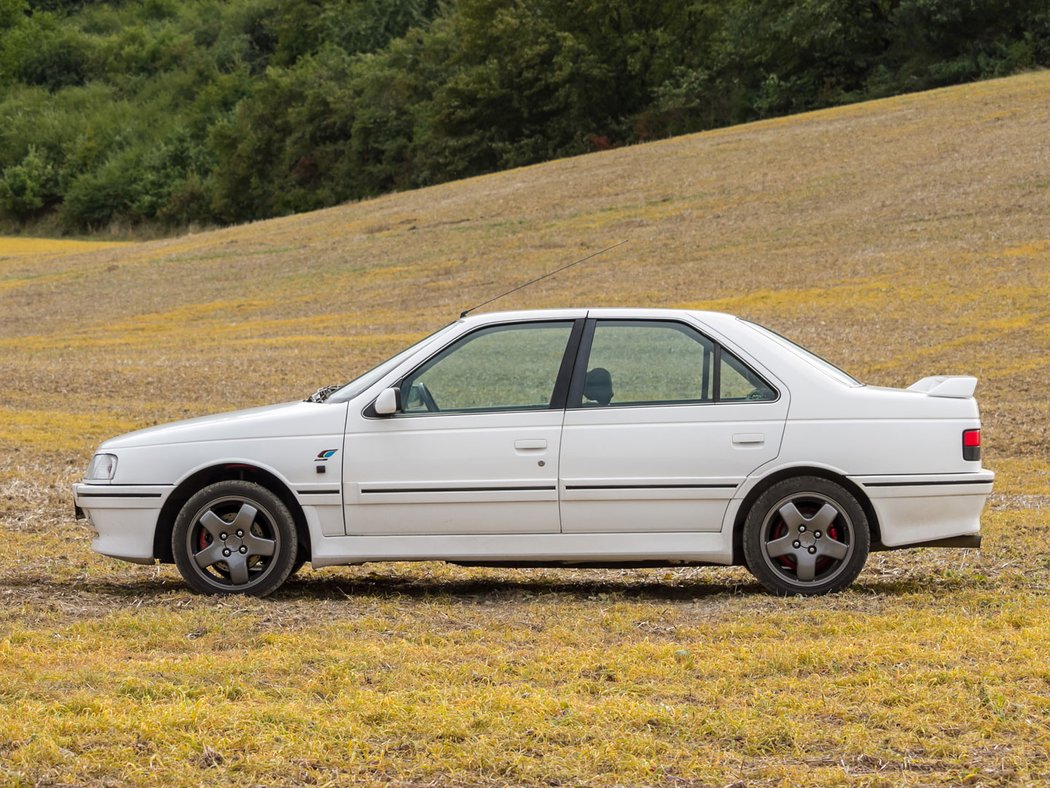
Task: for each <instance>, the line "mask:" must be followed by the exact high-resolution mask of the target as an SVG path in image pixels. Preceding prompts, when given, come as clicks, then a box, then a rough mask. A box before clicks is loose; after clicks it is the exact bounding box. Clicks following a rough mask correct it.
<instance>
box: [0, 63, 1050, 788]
mask: <svg viewBox="0 0 1050 788" xmlns="http://www.w3.org/2000/svg"><path fill="white" fill-rule="evenodd" d="M1048 139H1050V74H1031V75H1024V76H1020V77H1015V78H1011V79H1008V80H1000V81H994V82H986V83H982V84H978V85H972V86H964V87H959V88H952V89H947V90H942V91H935V92H932V93H926V94H917V95H913V96H906V97H901V98H896V99H890V100H885V101H880V102H873V103H869V104H863V105H856V106H852V107H845V108H840V109H835V110H828V111H822V112H818V113H812V114H808V115H803V116H797V117H793V118H787V119H781V120H776V121H768V122H763V123H758V124H752V125H748V126H743V127H737V128H732V129H726V130H721V131H717V132H711V133H706V134H701V135H695V136H690V137H682V138H677V139H674V140H669V141H666V142H661V143H656V144H652V145H646V146H639V147H636V148H630V149H621V150H614V151H609V152H605V153H601V154H595V155H592V156H587V157H582V158H577V159H571V160H565V161H561V162H555V163H552V164H548V165H541V166H537V167H531V168H527V169H523V170H516V171H512V172H507V173H502V174H497V175H491V176H486V177H482V178H477V179H473V180H469V181H463V182H459V183H453V184H448V185H445V186H440V187H435V188H432V189H427V190H423V191H419V192H413V193H406V194H401V195H393V196H389V197H384V198H380V199H376V200H372V201H368V202H362V203H358V204H352V205H347V206H343V207H339V208H334V209H330V210H326V211H321V212H317V213H313V214H308V215H303V216H296V217H289V218H285V219H279V220H274V221H268V222H261V223H258V224H251V225H244V226H239V227H234V228H230V229H226V230H221V231H216V232H207V233H200V234H195V235H187V236H183V237H179V238H173V239H170V240H164V241H155V242H150V243H143V244H112V245H106V246H102V247H96V246H92V245H90V244H82V243H80V242H47V241H34V240H28V239H0V784H12V785H18V784H34V783H41V784H52V783H74V784H79V785H106V784H112V785H117V784H129V783H131V784H148V785H195V784H204V783H209V784H210V783H229V784H244V785H257V784H333V783H334V784H339V783H348V782H355V781H356V782H364V783H386V782H395V783H404V784H464V785H466V784H470V785H473V784H522V783H525V784H562V783H564V784H597V785H607V784H623V785H635V784H657V785H665V784H666V785H692V784H695V785H726V784H730V783H734V782H740V783H741V784H749V785H752V784H754V785H763V784H771V785H779V784H785V785H786V784H791V785H795V784H821V785H827V784H843V783H849V784H860V785H901V784H913V785H930V784H974V785H1000V784H1003V785H1005V784H1010V785H1013V784H1045V783H1047V782H1050V766H1048V765H1047V763H1048V760H1050V700H1048V698H1050V666H1048V661H1047V656H1046V655H1047V654H1048V653H1050V605H1048V599H1050V549H1048V547H1047V538H1046V533H1047V531H1048V529H1050V509H1048V505H1047V504H1048V502H1050V449H1048V440H1050V396H1048V395H1047V387H1046V382H1045V381H1046V379H1047V377H1048V376H1050V222H1048V219H1050V145H1047V142H1046V141H1047V140H1048ZM621 239H627V240H628V241H629V242H628V243H627V244H626V245H624V246H622V247H620V248H618V249H616V250H615V251H614V252H612V253H610V254H608V255H606V256H603V257H600V258H597V259H596V260H594V261H592V262H590V263H588V264H586V265H585V266H581V267H579V268H576V269H573V270H571V271H569V272H567V273H566V274H564V275H563V276H561V277H558V278H555V279H553V280H547V281H544V282H542V283H540V284H539V285H536V286H535V287H533V288H530V289H528V290H525V291H523V292H522V293H520V294H516V295H514V296H512V297H510V298H508V299H506V300H505V301H501V302H498V303H497V304H495V305H493V306H494V307H496V308H517V307H522V308H525V307H547V306H570V305H585V304H589V305H612V304H627V305H638V306H689V307H704V308H713V309H723V310H726V311H731V312H735V313H737V314H741V315H744V316H746V317H748V318H751V319H754V320H757V321H759V322H761V323H764V324H766V325H769V326H770V327H772V328H774V329H776V330H778V331H780V332H781V333H784V334H787V335H788V336H791V337H793V338H795V339H798V340H799V341H801V342H802V343H803V344H804V345H807V346H809V347H811V348H813V349H814V350H816V351H817V352H819V353H821V354H822V355H825V356H826V357H828V358H830V359H831V360H833V361H834V362H836V363H837V364H839V365H840V366H842V367H844V368H845V369H847V370H849V371H850V372H851V373H853V374H854V375H856V376H857V377H859V378H861V379H862V380H865V381H867V382H869V383H873V384H880V385H895V386H907V385H909V384H910V383H912V382H914V381H915V380H916V379H918V378H919V377H922V376H924V375H927V374H938V373H960V374H962V373H970V374H975V375H977V376H979V378H980V381H981V382H980V385H979V387H978V392H977V395H978V400H979V402H980V404H981V407H982V415H983V419H984V426H985V446H986V448H985V457H986V461H985V464H986V465H987V466H988V467H991V468H992V469H994V470H995V471H996V472H997V473H998V474H999V476H998V481H997V485H996V493H995V495H994V496H993V498H992V500H991V501H990V504H989V508H988V511H987V512H986V515H985V518H984V532H985V543H984V544H985V546H984V548H983V549H982V550H981V551H980V552H979V553H978V552H972V551H954V550H942V551H932V550H925V551H909V552H900V553H889V554H886V553H883V554H876V555H874V556H872V558H871V559H870V561H869V564H868V567H867V568H866V569H865V571H864V573H863V574H862V575H861V577H860V579H859V580H858V582H857V583H856V584H855V586H854V587H853V588H852V589H850V590H849V591H847V592H845V593H843V594H840V595H837V596H834V597H827V598H821V599H773V598H770V597H768V596H766V595H764V594H763V593H761V592H760V590H759V588H758V586H757V584H756V583H754V582H753V581H752V580H751V578H750V577H749V576H748V575H747V573H746V572H744V571H743V570H741V569H715V570H711V569H680V570H673V571H671V570H644V571H643V570H638V571H588V572H585V571H574V570H532V571H515V570H485V569H457V568H451V567H446V566H444V565H441V564H432V563H425V564H418V565H392V566H387V565H375V566H363V567H359V568H346V569H328V570H323V571H316V572H315V571H311V570H309V569H307V570H304V572H303V573H302V574H301V575H299V576H298V577H297V578H296V579H295V580H294V581H292V582H290V583H289V584H288V585H287V586H286V587H285V588H284V589H283V590H282V591H280V592H279V593H278V594H276V595H275V596H273V597H271V598H269V599H266V600H262V601H260V600H243V599H224V600H215V599H211V598H205V597H200V596H196V595H194V594H192V593H190V592H189V591H188V590H187V589H186V588H185V587H184V586H183V585H182V583H181V582H180V581H179V579H178V577H177V574H176V573H175V571H174V570H173V569H172V568H170V567H154V568H148V567H136V566H132V565H129V564H121V563H119V562H116V561H112V560H109V559H104V558H101V557H99V556H96V555H94V554H93V553H91V552H90V550H89V541H90V538H89V533H88V531H87V529H86V528H84V526H83V525H82V524H76V523H74V522H73V519H72V504H71V500H70V493H69V485H70V484H71V483H72V482H73V481H75V480H76V479H77V478H78V477H79V475H80V474H81V473H82V471H83V469H84V467H85V465H86V463H87V461H88V459H89V457H90V455H91V453H92V452H93V450H94V448H95V446H96V445H97V443H98V442H99V441H100V440H102V439H105V438H106V437H109V436H111V435H114V434H116V433H119V432H123V431H126V430H130V429H135V428H138V427H142V426H147V425H151V424H156V423H160V422H163V421H168V420H171V419H176V418H182V417H186V416H192V415H199V414H203V413H208V412H214V411H217V410H228V409H234V408H239V407H247V406H252V405H258V404H265V403H269V402H277V401H282V400H290V399H301V398H302V397H304V396H306V395H307V394H309V393H310V392H311V391H313V390H314V389H315V388H317V387H319V386H321V385H323V384H326V383H332V382H339V381H341V380H346V379H349V378H350V377H352V376H353V375H354V374H356V373H357V372H360V371H362V370H364V369H366V368H368V367H370V366H372V365H373V364H374V363H375V362H377V361H379V360H381V359H382V358H385V357H386V356H388V355H390V354H392V353H393V352H395V351H396V350H398V349H399V348H400V347H402V346H404V345H406V344H408V343H409V342H411V341H413V340H414V339H416V338H418V337H420V336H421V335H423V334H426V333H429V332H430V331H432V330H434V329H435V328H437V327H439V326H441V325H444V324H445V323H447V322H450V321H451V320H453V319H454V318H455V317H456V315H458V313H459V312H460V311H461V310H462V309H464V308H465V307H468V306H471V305H473V304H474V303H477V302H480V301H484V300H485V299H486V298H488V297H490V296H491V295H493V294H495V293H497V292H499V291H501V290H503V289H507V288H509V287H511V286H513V285H515V284H517V283H519V282H520V281H522V280H523V279H524V278H528V277H531V276H536V275H539V274H540V273H542V272H544V271H546V270H549V269H551V268H554V267H557V266H558V265H559V264H562V263H564V262H568V261H570V260H572V259H575V258H577V257H582V256H583V255H585V254H587V253H589V252H591V251H594V250H596V249H599V248H601V247H603V246H607V245H609V244H611V243H614V242H616V241H619V240H621ZM70 244H72V245H70Z"/></svg>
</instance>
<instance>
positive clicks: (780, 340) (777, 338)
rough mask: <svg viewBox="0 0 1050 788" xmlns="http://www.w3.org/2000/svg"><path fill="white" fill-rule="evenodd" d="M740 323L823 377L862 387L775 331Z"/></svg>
mask: <svg viewBox="0 0 1050 788" xmlns="http://www.w3.org/2000/svg"><path fill="white" fill-rule="evenodd" d="M740 322H741V323H745V324H746V325H749V326H751V327H752V328H754V329H756V330H757V331H759V332H761V333H763V334H765V335H766V336H767V337H769V338H770V339H772V340H773V341H774V342H776V343H777V344H779V345H781V346H782V347H785V348H787V349H788V350H790V351H791V352H792V353H794V354H795V355H797V356H801V357H802V358H803V359H805V360H806V361H808V362H809V363H810V364H812V365H813V366H815V367H816V368H817V369H819V370H820V371H821V372H823V373H824V374H825V375H827V376H829V377H831V378H834V379H835V380H837V381H839V383H845V384H846V385H847V386H863V385H864V384H863V383H861V382H860V381H859V380H857V379H856V378H855V377H853V376H852V375H850V374H847V373H846V372H843V371H842V370H841V369H839V368H838V367H836V366H835V365H834V364H832V363H831V362H830V361H828V360H826V359H823V358H821V357H820V356H818V355H817V354H816V353H813V352H811V351H809V350H806V349H805V348H804V347H802V346H801V345H797V344H795V343H794V342H792V341H791V340H790V339H788V338H787V337H782V336H781V335H780V334H778V333H777V332H776V331H772V330H771V329H768V328H766V327H765V326H760V325H759V324H758V323H752V322H751V321H750V320H741V321H740Z"/></svg>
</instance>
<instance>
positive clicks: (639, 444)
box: [74, 309, 994, 596]
mask: <svg viewBox="0 0 1050 788" xmlns="http://www.w3.org/2000/svg"><path fill="white" fill-rule="evenodd" d="M976 382H977V381H976V379H975V378H973V377H961V376H935V377H927V378H924V379H922V380H920V381H918V382H917V383H915V384H914V385H912V386H911V387H909V388H908V389H892V388H879V387H874V386H866V385H863V384H861V383H859V382H858V381H856V380H854V379H853V378H852V377H850V376H849V375H847V374H846V373H844V372H842V371H841V370H839V369H837V368H836V367H834V366H832V365H831V364H829V363H828V362H826V361H824V360H822V359H820V358H818V357H817V356H815V355H813V354H812V353H810V352H808V351H806V350H804V349H803V348H801V347H799V346H798V345H796V344H794V343H792V342H790V341H789V340H787V339H784V338H783V337H781V336H779V335H777V334H775V333H773V332H772V331H769V330H768V329H765V328H762V327H761V326H758V325H756V324H754V323H751V322H748V321H745V320H742V319H740V318H737V317H733V316H731V315H727V314H722V313H716V312H698V311H681V310H658V309H565V310H545V311H533V312H503V313H492V314H483V315H475V316H471V317H464V318H461V319H460V320H457V321H456V322H454V323H452V324H450V325H448V326H446V327H445V328H443V329H441V330H440V331H438V332H436V333H435V334H433V335H431V336H429V337H427V338H425V339H423V340H422V341H420V342H418V343H417V344H415V345H413V346H411V347H409V348H408V349H406V350H404V351H402V352H401V353H399V354H397V355H396V356H394V357H393V358H391V359H389V360H388V361H386V362H384V363H382V364H380V365H379V366H377V367H376V368H374V369H372V370H370V371H369V372H366V373H365V374H363V375H361V376H360V377H358V378H357V379H355V380H353V381H351V382H350V383H347V384H346V385H344V386H341V387H328V388H326V389H322V390H320V391H319V392H318V393H317V394H315V395H314V396H313V397H311V398H310V399H308V400H306V401H303V402H291V403H285V404H281V405H274V406H269V407H263V408H255V409H252V410H245V411H239V412H234V413H227V414H221V415H217V416H208V417H204V418H198V419H190V420H188V421H180V422H175V423H172V424H167V425H162V426H159V427H153V428H150V429H145V430H140V431H138V432H132V433H129V434H127V435H123V436H120V437H118V438H114V439H112V440H109V441H106V442H105V443H103V444H102V446H101V447H99V449H98V452H97V453H96V454H95V456H94V458H93V459H92V462H91V465H90V467H89V468H88V471H87V474H86V477H85V479H84V481H83V482H81V483H79V484H76V485H75V486H74V498H75V508H76V513H77V516H78V517H86V518H87V520H88V521H89V523H90V525H91V526H92V527H93V528H94V530H95V534H96V535H95V538H94V540H93V542H92V547H93V549H95V550H96V551H97V552H99V553H102V554H104V555H108V556H113V557H115V558H121V559H124V560H127V561H132V562H136V563H144V564H151V563H154V562H155V561H161V562H166V563H174V564H175V565H176V566H177V567H178V569H179V572H180V573H181V574H182V576H183V577H184V578H185V580H186V582H187V583H188V584H189V585H190V586H192V587H193V588H194V589H196V590H198V591H200V592H204V593H220V594H227V593H247V594H253V595H257V596H262V595H265V594H268V593H271V592H272V591H274V590H275V589H277V588H278V587H279V586H280V585H281V584H282V583H283V582H284V581H285V580H286V579H287V578H288V577H289V576H290V575H291V574H293V573H294V572H295V571H297V569H298V568H299V567H301V566H302V565H303V564H304V563H305V562H307V561H309V562H311V563H312V565H313V566H314V567H325V566H333V565H347V564H360V563H365V562H369V561H414V560H441V561H448V562H451V563H457V564H463V565H486V566H515V567H532V566H537V567H539V566H555V567H557V566H594V567H610V566H613V567H644V566H657V565H700V564H715V565H730V564H744V565H746V566H747V568H748V569H749V570H750V571H751V572H752V574H754V576H755V577H756V578H757V579H758V581H759V582H760V583H761V584H762V585H763V586H765V588H767V589H768V590H769V591H771V592H773V593H777V594H806V595H812V594H823V593H828V592H833V591H838V590H841V589H843V588H845V587H846V586H848V585H849V584H850V583H852V582H853V581H854V579H855V578H856V577H857V575H858V574H859V573H860V571H861V569H862V568H863V566H864V563H865V560H866V559H867V556H868V554H869V552H870V551H872V550H885V549H898V548H904V547H978V546H979V545H980V515H981V511H982V509H983V507H984V503H985V500H986V498H987V497H988V495H989V494H990V493H991V490H992V482H993V480H994V474H993V473H992V472H990V471H987V470H984V469H983V468H982V467H981V431H980V426H981V425H980V418H979V415H978V408H977V403H976V401H975V400H974V398H973V392H974V388H975V386H976Z"/></svg>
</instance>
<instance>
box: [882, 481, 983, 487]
mask: <svg viewBox="0 0 1050 788" xmlns="http://www.w3.org/2000/svg"><path fill="white" fill-rule="evenodd" d="M991 483H992V480H991V479H967V480H966V481H957V482H865V483H864V486H865V487H935V486H936V487H943V486H948V485H955V484H991Z"/></svg>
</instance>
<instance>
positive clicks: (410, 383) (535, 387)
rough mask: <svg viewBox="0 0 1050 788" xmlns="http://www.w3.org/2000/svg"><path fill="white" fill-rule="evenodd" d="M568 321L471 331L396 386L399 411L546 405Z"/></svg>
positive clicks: (563, 343)
mask: <svg viewBox="0 0 1050 788" xmlns="http://www.w3.org/2000/svg"><path fill="white" fill-rule="evenodd" d="M571 331H572V323H571V322H547V323H524V324H518V325H511V326H495V327H492V328H485V329H482V330H480V331H475V332H474V333H472V334H469V335H468V336H466V337H464V338H463V339H461V340H459V341H458V342H456V343H455V344H454V345H452V347H450V348H447V349H446V350H443V351H442V352H441V353H439V354H438V355H437V356H435V357H434V358H432V359H430V360H429V361H427V362H426V363H425V364H424V365H423V366H421V367H420V368H419V369H417V370H415V371H414V372H413V373H412V374H411V375H409V376H408V377H407V378H405V380H404V381H403V382H402V384H401V401H402V409H403V410H404V412H405V413H428V412H430V413H434V412H442V413H444V412H448V411H454V412H462V411H479V410H519V409H522V408H527V409H543V408H548V407H550V402H551V397H552V396H553V394H554V385H555V383H556V382H557V379H558V371H559V369H560V368H561V362H562V356H563V355H564V354H565V347H566V345H567V344H568V342H569V335H570V333H571Z"/></svg>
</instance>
